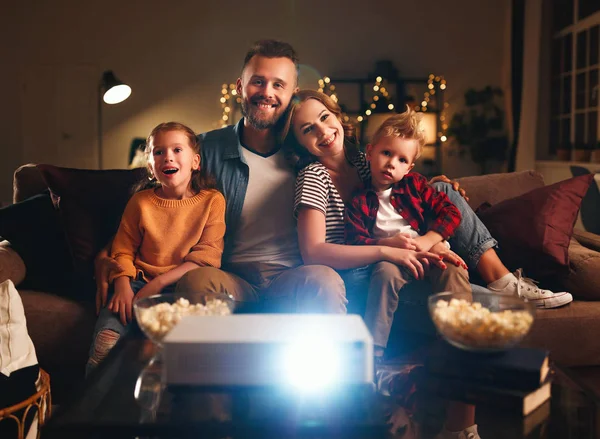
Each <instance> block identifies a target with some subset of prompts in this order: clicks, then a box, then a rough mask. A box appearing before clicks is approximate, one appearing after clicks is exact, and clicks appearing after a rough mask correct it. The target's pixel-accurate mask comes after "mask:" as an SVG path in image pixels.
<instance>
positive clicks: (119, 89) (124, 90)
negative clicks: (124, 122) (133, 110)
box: [102, 70, 131, 104]
mask: <svg viewBox="0 0 600 439" xmlns="http://www.w3.org/2000/svg"><path fill="white" fill-rule="evenodd" d="M102 90H103V92H104V93H103V95H102V100H103V101H104V102H106V103H107V104H118V103H120V102H123V101H124V100H125V99H127V98H128V97H129V95H131V87H129V86H128V85H127V84H125V83H123V82H122V81H120V80H119V79H118V78H117V77H116V76H115V74H114V73H113V72H112V71H111V70H107V71H106V72H104V73H103V75H102Z"/></svg>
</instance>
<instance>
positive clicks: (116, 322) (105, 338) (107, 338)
mask: <svg viewBox="0 0 600 439" xmlns="http://www.w3.org/2000/svg"><path fill="white" fill-rule="evenodd" d="M146 283H147V282H146V281H145V280H143V279H141V278H139V279H132V280H131V289H132V290H133V294H137V292H138V291H139V290H141V289H142V287H143V286H144V285H146ZM174 289H175V284H173V285H169V286H168V287H167V288H165V289H163V290H162V292H161V294H162V293H169V292H173V291H174ZM113 294H114V285H111V286H110V288H109V290H108V296H107V300H106V304H107V305H108V303H109V302H110V299H111V298H112V296H113ZM132 313H133V310H132ZM134 324H136V323H134V322H131V323H129V324H127V325H124V324H123V323H121V319H120V316H119V314H115V313H114V312H112V311H111V310H109V309H108V307H107V306H105V307H103V308H102V309H101V310H100V313H99V314H98V319H97V320H96V327H95V328H94V336H93V339H92V346H91V347H90V353H89V359H88V362H87V365H86V368H85V374H86V376H87V375H88V374H89V373H90V372H91V371H92V370H93V369H94V368H96V366H98V364H100V362H102V360H104V358H105V357H106V356H107V355H108V353H109V352H110V350H111V349H112V348H113V347H114V346H115V345H116V344H117V341H119V339H120V338H121V337H122V336H124V335H125V334H127V333H128V332H129V330H130V328H131V326H132V325H134Z"/></svg>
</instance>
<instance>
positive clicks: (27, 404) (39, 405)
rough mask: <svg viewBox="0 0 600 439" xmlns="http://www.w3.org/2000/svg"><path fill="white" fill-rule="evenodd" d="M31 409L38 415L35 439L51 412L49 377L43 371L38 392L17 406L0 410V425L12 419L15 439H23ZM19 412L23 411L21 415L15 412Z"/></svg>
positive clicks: (41, 370) (41, 371)
mask: <svg viewBox="0 0 600 439" xmlns="http://www.w3.org/2000/svg"><path fill="white" fill-rule="evenodd" d="M32 408H35V409H37V413H38V431H37V436H36V437H37V438H39V437H40V430H41V429H40V427H41V426H42V425H44V423H45V422H46V420H47V419H48V417H49V416H50V413H51V411H52V395H51V393H50V375H48V374H47V373H46V371H44V370H43V369H40V381H39V390H38V391H37V392H36V393H35V394H33V395H31V396H30V397H29V398H27V399H26V400H25V401H21V402H20V403H18V404H15V405H13V406H10V407H7V408H5V409H2V410H0V423H1V422H8V421H7V420H8V419H9V418H10V419H13V420H14V421H15V422H16V423H17V431H18V433H17V438H18V439H24V438H25V420H26V419H27V415H28V413H29V411H30V410H31V409H32ZM23 409H24V410H23ZM20 410H23V413H20V414H18V413H17V412H19V411H20Z"/></svg>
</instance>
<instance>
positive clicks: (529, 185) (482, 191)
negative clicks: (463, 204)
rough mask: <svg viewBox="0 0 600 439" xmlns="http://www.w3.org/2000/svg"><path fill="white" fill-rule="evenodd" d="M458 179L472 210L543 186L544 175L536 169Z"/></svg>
mask: <svg viewBox="0 0 600 439" xmlns="http://www.w3.org/2000/svg"><path fill="white" fill-rule="evenodd" d="M458 181H459V183H460V186H461V187H462V188H463V189H465V191H466V192H467V196H468V197H469V205H470V206H471V208H472V209H473V210H475V209H477V208H478V207H479V206H481V205H482V204H483V203H489V204H491V205H492V206H493V205H494V204H498V203H500V202H502V201H504V200H507V199H509V198H514V197H518V196H519V195H523V194H524V193H527V192H529V191H532V190H533V189H538V188H541V187H544V177H543V176H542V174H540V173H539V172H536V171H522V172H511V173H504V174H489V175H478V176H474V177H464V178H459V179H458Z"/></svg>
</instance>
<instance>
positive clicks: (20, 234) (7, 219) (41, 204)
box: [0, 189, 72, 292]
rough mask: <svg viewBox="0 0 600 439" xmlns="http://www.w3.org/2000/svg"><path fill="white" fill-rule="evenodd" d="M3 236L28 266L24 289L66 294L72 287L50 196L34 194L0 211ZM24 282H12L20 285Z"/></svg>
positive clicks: (67, 254) (61, 234) (64, 250)
mask: <svg viewBox="0 0 600 439" xmlns="http://www.w3.org/2000/svg"><path fill="white" fill-rule="evenodd" d="M0 236H1V237H2V238H3V239H6V240H7V241H9V242H10V245H11V247H12V248H13V250H14V251H16V252H17V253H18V254H19V256H20V257H21V259H22V260H23V262H24V263H25V267H27V271H26V275H25V279H24V280H23V282H22V283H21V284H20V287H21V288H33V289H43V290H47V291H53V292H58V291H63V290H65V289H68V288H69V286H70V282H71V278H70V273H71V272H72V264H71V260H70V257H69V251H68V247H67V244H66V240H65V235H64V232H63V230H62V226H61V224H60V218H59V216H58V212H57V211H56V209H55V208H54V205H53V204H52V201H51V197H50V194H49V192H48V190H47V189H46V192H45V193H42V194H38V195H34V196H32V197H30V198H27V199H25V200H24V201H21V202H17V203H15V204H11V205H9V206H6V207H3V208H0ZM20 280H21V279H13V281H14V282H15V284H19V282H20Z"/></svg>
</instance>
